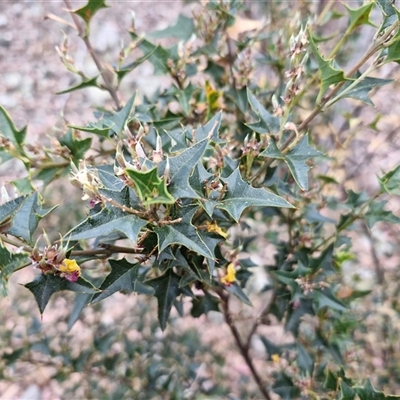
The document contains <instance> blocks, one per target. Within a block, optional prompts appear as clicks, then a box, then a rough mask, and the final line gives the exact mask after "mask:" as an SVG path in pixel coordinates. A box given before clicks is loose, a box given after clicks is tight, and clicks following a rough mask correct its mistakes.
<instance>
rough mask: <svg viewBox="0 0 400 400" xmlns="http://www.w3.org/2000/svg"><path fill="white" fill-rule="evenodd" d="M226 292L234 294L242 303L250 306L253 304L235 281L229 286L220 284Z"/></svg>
mask: <svg viewBox="0 0 400 400" xmlns="http://www.w3.org/2000/svg"><path fill="white" fill-rule="evenodd" d="M220 286H222V287H223V288H224V289H225V290H226V291H227V292H229V293H231V294H233V295H234V296H236V297H237V298H238V299H239V300H240V301H242V302H243V303H244V304H247V305H248V306H250V307H253V304H251V301H250V299H249V298H248V297H247V295H246V294H245V293H244V292H243V289H242V288H241V287H240V286H239V285H238V284H237V283H236V282H235V283H232V284H231V285H229V286H225V285H221V284H220Z"/></svg>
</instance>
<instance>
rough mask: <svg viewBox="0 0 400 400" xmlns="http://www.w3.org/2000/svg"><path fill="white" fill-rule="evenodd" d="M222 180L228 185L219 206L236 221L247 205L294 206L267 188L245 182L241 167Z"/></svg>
mask: <svg viewBox="0 0 400 400" xmlns="http://www.w3.org/2000/svg"><path fill="white" fill-rule="evenodd" d="M221 180H222V181H223V182H224V183H225V184H226V185H227V192H226V194H225V196H224V198H223V199H222V201H221V202H219V204H218V205H217V208H220V209H222V210H225V211H227V212H228V213H229V215H231V217H232V218H233V219H234V220H235V221H236V222H238V221H239V219H240V216H241V215H242V212H243V211H244V210H245V209H246V208H247V207H254V206H259V207H288V208H293V206H292V205H291V204H290V203H288V202H287V201H286V200H285V199H284V198H282V197H280V196H277V195H276V194H274V193H271V192H269V191H267V190H266V189H261V188H254V187H252V186H251V185H249V184H248V183H246V182H244V181H243V179H242V177H241V176H240V172H239V168H237V169H235V170H234V171H233V172H232V174H231V175H230V176H229V177H228V178H226V179H221Z"/></svg>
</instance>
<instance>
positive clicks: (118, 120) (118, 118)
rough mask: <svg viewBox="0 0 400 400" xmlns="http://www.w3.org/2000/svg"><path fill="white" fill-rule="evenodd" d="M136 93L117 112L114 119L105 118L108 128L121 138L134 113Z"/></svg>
mask: <svg viewBox="0 0 400 400" xmlns="http://www.w3.org/2000/svg"><path fill="white" fill-rule="evenodd" d="M135 98H136V93H134V94H133V95H132V97H131V98H130V99H129V100H128V101H127V103H126V104H125V106H124V107H123V108H122V109H121V110H120V111H117V112H115V114H114V115H113V116H112V117H105V118H104V121H105V123H106V124H107V126H110V128H111V129H112V130H113V131H114V132H115V133H116V134H117V135H118V136H120V135H121V133H122V131H123V130H124V129H125V128H126V124H127V122H128V121H129V117H130V115H131V113H132V110H133V106H134V103H135Z"/></svg>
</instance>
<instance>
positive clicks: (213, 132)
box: [195, 112, 222, 143]
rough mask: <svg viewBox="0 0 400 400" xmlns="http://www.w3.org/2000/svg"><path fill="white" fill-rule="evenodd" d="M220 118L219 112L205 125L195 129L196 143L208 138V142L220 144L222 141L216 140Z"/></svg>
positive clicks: (220, 113)
mask: <svg viewBox="0 0 400 400" xmlns="http://www.w3.org/2000/svg"><path fill="white" fill-rule="evenodd" d="M221 117H222V112H219V113H218V114H217V115H215V116H214V117H213V118H212V119H210V121H208V122H207V123H206V124H205V125H203V126H201V127H200V128H197V129H196V131H195V138H196V142H200V141H201V140H203V139H206V138H209V140H212V141H213V142H215V143H221V142H222V141H221V140H220V139H219V138H218V131H219V127H220V126H221Z"/></svg>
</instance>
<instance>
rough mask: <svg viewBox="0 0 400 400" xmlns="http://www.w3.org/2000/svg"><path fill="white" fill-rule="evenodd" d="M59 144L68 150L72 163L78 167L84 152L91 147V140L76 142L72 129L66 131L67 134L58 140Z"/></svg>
mask: <svg viewBox="0 0 400 400" xmlns="http://www.w3.org/2000/svg"><path fill="white" fill-rule="evenodd" d="M60 144H61V145H62V146H65V147H67V148H68V149H69V151H70V152H71V155H72V160H73V162H74V163H75V164H76V165H78V163H79V161H80V160H83V159H84V158H85V154H86V152H87V151H88V150H89V149H90V146H91V145H92V139H91V138H87V139H82V140H78V139H77V138H76V136H75V133H74V132H73V130H72V129H68V130H67V133H66V134H65V135H64V136H63V137H62V138H61V139H60Z"/></svg>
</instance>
